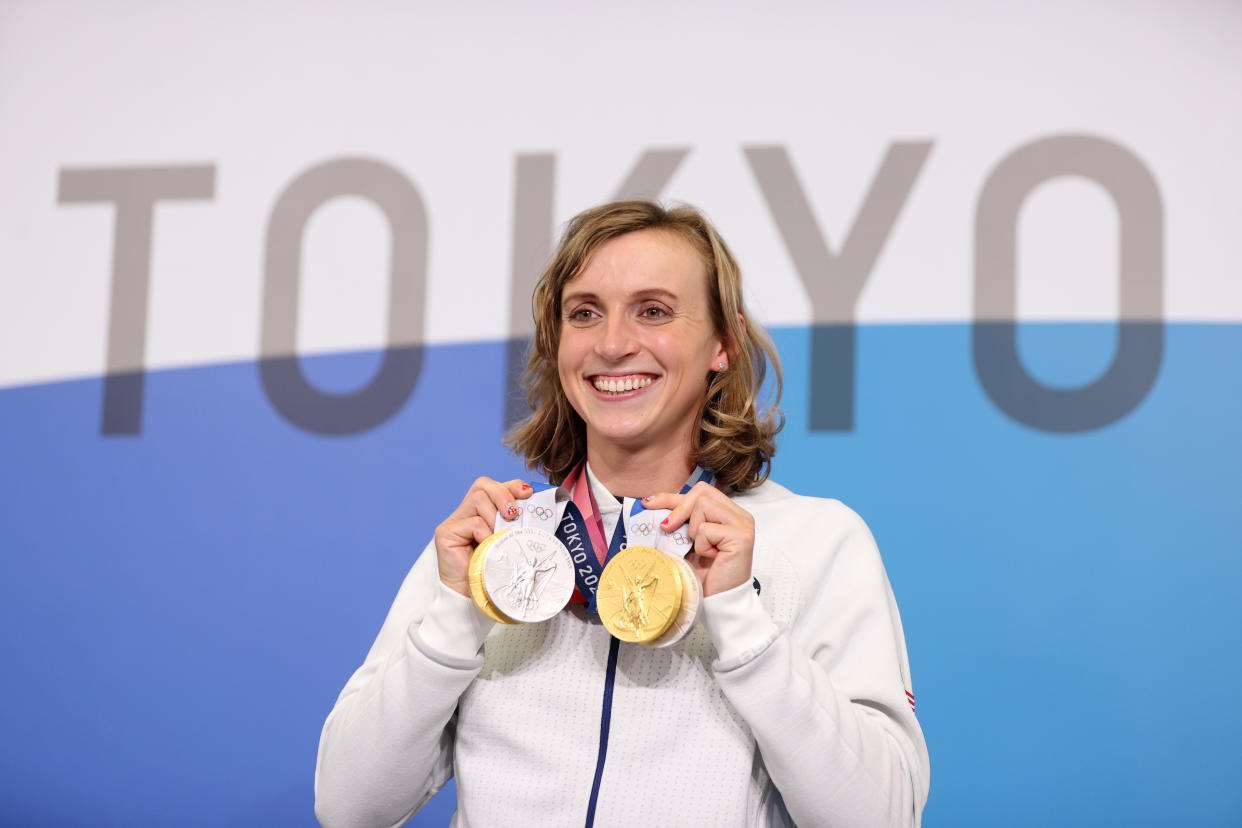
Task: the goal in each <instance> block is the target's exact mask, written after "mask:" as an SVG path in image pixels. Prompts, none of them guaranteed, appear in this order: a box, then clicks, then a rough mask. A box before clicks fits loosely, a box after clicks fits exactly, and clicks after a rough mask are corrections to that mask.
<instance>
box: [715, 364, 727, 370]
mask: <svg viewBox="0 0 1242 828" xmlns="http://www.w3.org/2000/svg"><path fill="white" fill-rule="evenodd" d="M728 367H729V366H727V365H725V364H724V363H723V362H718V363H716V370H717V371H723V370H725V369H726V368H728Z"/></svg>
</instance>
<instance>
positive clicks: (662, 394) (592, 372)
mask: <svg viewBox="0 0 1242 828" xmlns="http://www.w3.org/2000/svg"><path fill="white" fill-rule="evenodd" d="M561 312H562V320H561V343H560V349H559V351H558V353H557V367H558V370H559V373H560V379H561V387H562V388H564V389H565V395H566V396H567V397H568V398H569V402H570V404H571V405H572V406H573V407H574V410H575V411H577V412H578V414H579V415H580V416H581V417H582V419H583V420H584V421H585V422H586V431H587V445H588V447H590V446H593V445H597V443H596V441H600V440H603V441H608V442H611V443H613V444H615V445H618V446H621V447H624V448H630V449H639V448H655V449H664V450H667V451H669V452H673V451H676V452H680V453H682V454H685V453H688V452H689V450H690V446H691V442H692V441H691V438H692V431H693V429H694V426H695V423H696V422H697V417H698V413H699V411H700V409H701V407H702V405H703V401H704V398H705V397H706V395H707V380H708V372H710V371H713V370H719V366H720V363H722V362H727V360H728V357H727V356H726V353H725V349H724V346H723V343H722V340H721V338H720V336H719V335H718V334H717V333H716V331H715V329H714V327H713V325H712V321H711V314H710V311H709V306H708V298H707V269H706V267H705V266H704V265H703V262H702V260H701V259H700V258H699V255H698V254H697V253H696V252H695V250H694V248H693V247H691V246H690V244H689V243H688V242H686V241H684V240H683V239H681V238H679V237H678V236H676V235H674V234H673V233H670V232H667V231H663V230H639V231H636V232H633V233H627V234H625V235H623V236H618V237H617V238H615V239H611V240H610V241H607V242H605V243H604V244H602V245H600V246H599V247H598V248H597V249H596V250H595V252H594V254H593V255H592V256H591V258H590V259H589V260H588V261H587V264H586V267H585V268H584V269H583V271H582V273H580V274H579V275H578V276H577V277H576V278H575V279H573V280H572V281H570V282H569V283H567V284H566V285H565V287H564V289H563V291H562V293H561Z"/></svg>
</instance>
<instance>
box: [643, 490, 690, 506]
mask: <svg viewBox="0 0 1242 828" xmlns="http://www.w3.org/2000/svg"><path fill="white" fill-rule="evenodd" d="M685 497H686V496H685V495H683V494H676V493H674V492H658V493H656V494H653V495H650V496H648V497H644V498H643V508H644V509H673V508H675V507H676V506H677V504H678V503H681V501H682V500H684V499H685Z"/></svg>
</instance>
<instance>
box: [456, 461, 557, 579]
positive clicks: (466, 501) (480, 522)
mask: <svg viewBox="0 0 1242 828" xmlns="http://www.w3.org/2000/svg"><path fill="white" fill-rule="evenodd" d="M534 493H535V490H534V489H532V488H531V487H530V486H528V485H527V484H526V483H523V482H522V481H521V480H510V481H508V482H507V483H500V482H499V481H496V480H492V479H491V478H490V477H480V478H479V479H478V480H476V481H474V484H473V485H471V487H470V491H468V492H466V496H465V498H463V499H462V501H461V505H460V506H458V507H457V509H456V510H455V511H454V512H453V514H451V515H449V516H448V519H447V520H445V521H444V522H443V523H441V524H440V525H439V526H437V527H436V561H437V562H438V563H439V566H440V581H441V582H442V583H443V584H444V585H445V586H446V587H448V588H449V589H451V590H454V591H456V592H459V593H461V594H462V595H464V596H466V597H467V598H469V597H470V584H469V581H468V580H467V578H466V567H467V566H469V565H470V556H471V555H472V554H473V553H474V548H475V547H476V546H478V545H479V544H480V543H482V542H483V541H485V540H487V538H488V537H489V536H490V535H491V534H492V529H493V526H494V524H495V522H496V513H497V512H499V513H500V514H503V515H504V516H505V517H506V518H508V519H509V520H512V519H513V518H515V517H517V516H518V515H520V514H521V513H522V510H521V507H520V506H518V504H517V501H519V500H525V499H526V498H528V497H530V496H531V495H532V494H534Z"/></svg>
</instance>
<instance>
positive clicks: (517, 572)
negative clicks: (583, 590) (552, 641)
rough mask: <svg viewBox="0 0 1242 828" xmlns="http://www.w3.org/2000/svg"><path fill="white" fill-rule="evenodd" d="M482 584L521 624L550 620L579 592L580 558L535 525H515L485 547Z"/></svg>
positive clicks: (505, 612) (494, 603)
mask: <svg viewBox="0 0 1242 828" xmlns="http://www.w3.org/2000/svg"><path fill="white" fill-rule="evenodd" d="M482 583H483V589H484V590H485V592H486V593H487V598H488V600H489V601H490V602H491V604H492V606H493V607H495V608H496V610H497V611H498V612H500V614H501V615H503V616H505V617H507V618H511V619H513V620H514V621H516V622H518V623H533V622H537V621H546V620H548V619H549V618H551V617H552V616H554V615H556V614H557V613H558V612H560V611H561V610H562V609H564V608H565V605H566V604H567V603H569V599H570V597H571V596H572V595H573V592H574V562H573V559H572V558H571V557H570V555H569V550H568V549H566V548H565V544H563V543H561V542H560V540H559V539H557V537H556V536H555V535H553V534H550V533H549V532H545V531H544V530H542V529H536V528H533V527H522V528H519V529H510V530H509V531H507V532H505V533H503V534H502V535H500V536H499V537H497V538H496V540H495V541H493V542H492V543H491V544H490V545H489V546H488V547H487V549H486V550H485V552H484V555H483V562H482Z"/></svg>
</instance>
